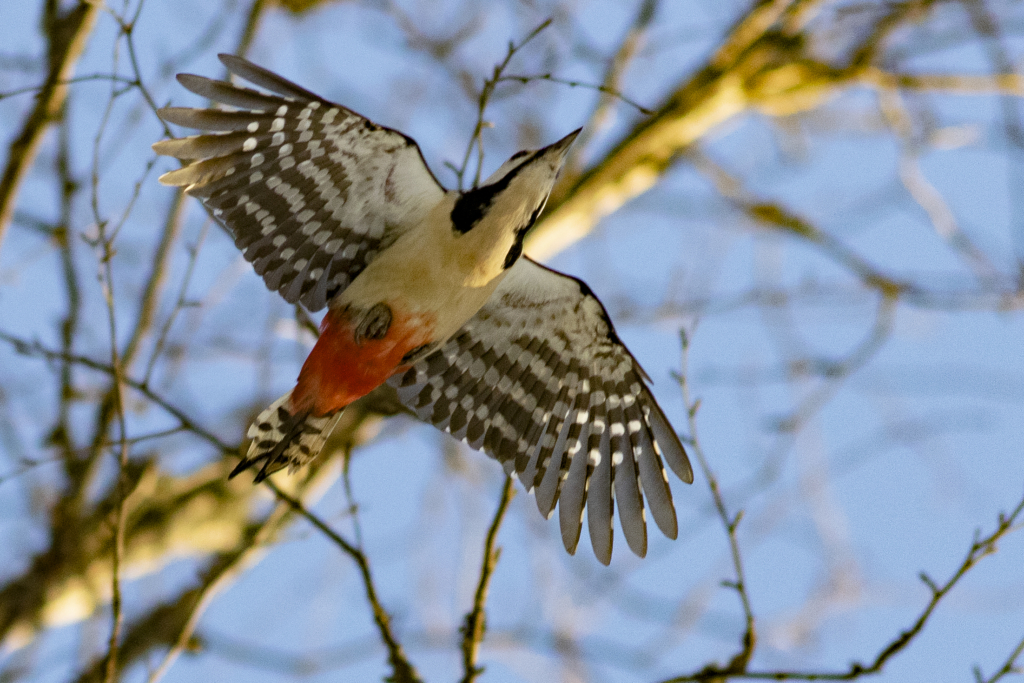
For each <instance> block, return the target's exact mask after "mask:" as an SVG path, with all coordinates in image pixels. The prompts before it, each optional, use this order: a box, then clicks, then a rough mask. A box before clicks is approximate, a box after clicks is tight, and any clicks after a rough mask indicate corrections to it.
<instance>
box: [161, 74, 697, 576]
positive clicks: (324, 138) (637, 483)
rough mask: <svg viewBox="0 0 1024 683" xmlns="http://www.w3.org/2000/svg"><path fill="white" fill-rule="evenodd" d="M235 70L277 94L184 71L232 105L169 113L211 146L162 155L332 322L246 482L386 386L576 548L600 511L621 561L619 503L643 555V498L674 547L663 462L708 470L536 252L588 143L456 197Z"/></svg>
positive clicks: (273, 279) (195, 139)
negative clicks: (515, 488) (534, 236)
mask: <svg viewBox="0 0 1024 683" xmlns="http://www.w3.org/2000/svg"><path fill="white" fill-rule="evenodd" d="M220 60H221V62H222V63H223V64H224V66H225V67H227V69H228V71H230V72H231V73H233V74H235V75H236V76H239V77H240V78H242V79H244V80H246V81H248V82H250V83H252V84H253V85H255V86H258V87H259V88H262V89H263V90H265V91H267V92H261V91H258V90H254V89H251V88H243V87H239V86H236V85H234V84H232V83H229V82H225V81H216V80H211V79H208V78H204V77H202V76H196V75H192V74H180V75H179V76H178V81H179V82H180V83H181V84H182V85H183V86H184V87H185V88H187V89H188V90H190V91H192V92H193V93H195V94H197V95H200V96H202V97H206V98H209V99H210V100H212V101H214V102H219V103H222V104H225V105H229V106H230V107H232V108H231V109H218V108H213V109H191V108H183V107H167V108H164V109H161V110H160V111H159V112H158V114H159V115H160V117H161V118H162V119H163V120H164V121H167V122H169V123H174V124H177V125H180V126H184V127H186V128H191V129H198V130H202V131H207V132H206V133H203V134H201V135H196V136H192V137H186V138H179V139H171V140H162V141H160V142H157V143H156V144H154V145H153V149H154V150H155V151H156V152H157V153H158V154H164V155H168V156H172V157H176V158H178V159H180V160H182V161H183V162H186V163H185V165H184V166H183V167H182V168H180V169H177V170H174V171H170V172H168V173H165V174H164V175H162V176H161V177H160V182H161V183H163V184H165V185H173V186H179V187H183V188H184V189H185V192H187V193H188V194H191V195H193V196H195V197H198V198H199V199H200V200H202V202H203V204H205V205H206V207H207V208H208V209H209V210H210V211H211V212H212V213H213V215H214V216H215V217H216V218H217V219H218V220H219V221H220V222H221V223H223V224H224V225H225V226H226V227H227V228H228V230H230V232H231V234H232V235H233V236H234V239H235V244H236V245H237V246H238V247H239V249H241V250H242V254H243V255H244V257H245V258H246V260H248V261H249V262H251V263H252V264H253V267H254V268H255V270H256V273H257V274H259V275H260V276H261V277H262V278H263V280H264V282H265V283H266V285H267V287H269V288H270V289H272V290H277V291H278V292H279V293H280V294H281V296H283V297H284V298H285V300H286V301H288V302H289V303H301V304H302V305H303V306H305V307H306V308H307V309H308V310H310V311H318V310H320V309H322V308H324V307H327V313H326V314H325V316H324V318H323V322H322V323H321V328H320V337H319V339H318V340H317V342H316V345H315V346H314V347H313V350H312V351H311V352H310V354H309V356H308V357H307V358H306V361H305V363H304V364H303V366H302V369H301V371H300V372H299V377H298V381H297V382H296V385H295V388H294V389H292V390H291V391H289V392H288V393H287V394H285V395H284V396H282V397H281V398H279V399H278V400H277V401H275V402H274V403H273V404H272V405H271V406H270V407H269V408H267V410H265V411H264V412H262V413H261V414H260V415H259V416H258V417H257V418H256V421H255V422H254V423H253V424H252V426H251V427H250V428H249V432H248V436H249V437H250V438H251V439H252V443H251V445H250V447H249V450H248V453H247V455H246V456H245V458H243V459H242V462H241V463H240V464H239V465H238V467H237V468H235V471H234V472H233V473H232V476H234V475H236V474H238V473H240V472H242V471H244V470H246V469H249V468H257V474H256V481H261V480H262V479H264V478H265V477H267V476H268V475H270V474H272V473H274V472H276V471H278V470H281V469H283V468H285V467H289V468H291V469H293V470H294V469H296V468H299V467H301V466H303V465H305V464H307V463H308V462H310V461H311V460H313V459H314V458H316V457H317V455H318V454H319V453H320V451H321V449H322V448H323V446H324V442H325V440H326V438H327V436H328V435H329V434H330V432H331V430H332V428H333V427H334V425H335V424H336V423H337V421H338V419H339V417H340V415H341V411H342V410H344V408H345V406H347V405H349V404H350V403H351V402H353V401H355V400H356V399H358V398H360V397H361V396H364V395H365V394H367V393H369V392H370V391H372V390H373V389H375V388H377V387H378V386H380V385H381V384H383V383H385V382H387V383H388V384H390V385H391V386H392V387H394V388H395V389H396V390H397V393H398V396H399V399H400V400H401V401H402V403H403V404H404V405H405V406H406V407H407V408H408V409H409V410H411V411H412V412H413V413H414V414H415V415H416V416H417V417H418V418H419V419H421V420H423V421H426V422H429V423H431V424H433V425H434V426H436V427H437V428H439V429H442V430H444V431H446V432H448V433H449V434H451V435H452V436H453V437H455V438H457V439H461V440H462V441H464V442H465V443H467V444H469V445H470V446H471V447H473V448H475V449H482V450H483V451H484V452H486V453H487V454H488V455H490V456H491V457H493V458H495V459H496V460H498V461H499V462H501V463H502V465H503V466H504V468H505V470H506V472H508V473H509V474H511V473H513V472H515V473H516V474H518V476H519V479H520V481H521V482H522V483H523V485H524V486H525V487H526V489H527V490H531V489H532V490H534V492H535V497H536V501H537V507H538V508H539V509H540V512H541V514H543V515H544V516H545V517H550V515H551V513H552V512H553V510H554V508H555V504H556V503H558V509H559V522H560V528H561V533H562V540H563V543H564V544H565V548H566V550H568V551H569V552H570V553H575V551H576V546H577V544H578V542H579V538H580V532H581V529H582V525H583V511H584V507H586V509H587V525H588V528H589V532H590V539H591V545H592V547H593V549H594V554H595V555H596V556H597V558H598V559H599V560H600V561H601V562H603V563H604V564H608V563H609V562H610V561H611V554H612V518H613V514H614V508H615V501H618V508H619V520H620V523H621V526H622V529H623V533H624V535H625V537H626V542H627V543H628V544H629V547H630V548H631V549H632V550H633V552H634V553H636V554H637V555H638V556H640V557H643V556H644V555H645V554H646V552H647V526H646V514H645V510H644V497H645V496H646V499H647V504H648V507H649V508H650V510H651V513H652V515H653V516H654V521H655V522H656V524H657V525H658V527H659V528H660V529H661V531H662V532H663V533H664V534H665V535H666V536H668V537H669V538H675V537H676V534H677V522H676V513H675V508H674V506H673V503H672V494H671V491H670V489H669V483H668V477H667V475H666V471H665V467H664V464H663V462H667V463H668V465H669V467H670V468H671V469H672V471H673V472H675V474H676V475H677V476H678V477H679V478H680V479H681V480H683V481H685V482H686V483H691V482H692V481H693V470H692V469H691V467H690V463H689V460H688V459H687V456H686V452H685V450H684V449H683V446H682V444H681V443H680V441H679V437H678V436H677V435H676V433H675V431H674V430H673V429H672V427H671V425H670V424H669V422H668V420H667V419H666V418H665V415H664V413H663V412H662V410H661V408H660V407H659V406H658V404H657V402H656V401H655V399H654V396H653V395H652V394H651V392H650V389H649V388H648V386H647V383H646V382H647V381H649V378H648V377H647V375H646V374H645V373H644V371H643V369H642V368H641V367H640V365H639V364H638V363H637V361H636V359H634V358H633V356H632V355H631V354H630V352H629V350H628V349H627V348H626V347H625V346H624V345H623V344H622V341H621V340H620V339H619V337H618V336H617V335H616V333H615V328H614V327H613V326H612V323H611V320H610V319H609V318H608V314H607V312H606V311H605V309H604V306H602V305H601V302H600V301H598V299H597V298H596V297H595V296H594V294H593V292H592V291H591V290H590V288H589V287H588V286H587V285H586V284H585V283H584V282H582V281H581V280H578V279H575V278H573V277H570V276H568V275H564V274H562V273H559V272H557V271H554V270H551V269H549V268H545V267H544V266H542V265H540V264H538V263H536V262H534V261H532V260H531V259H529V258H528V257H526V256H523V253H522V252H523V238H524V237H525V235H526V233H527V231H528V230H529V229H530V228H531V227H532V226H533V224H534V223H535V222H536V220H537V218H538V216H539V215H540V213H541V211H542V210H543V209H544V205H545V203H546V202H547V198H548V194H549V193H550V191H551V188H552V186H553V185H554V182H555V179H556V177H557V176H558V172H559V171H560V170H561V167H562V164H563V162H564V160H565V156H566V153H567V151H568V149H569V147H570V145H571V144H572V142H573V140H574V139H575V138H576V135H577V134H578V133H579V130H577V131H574V132H572V133H570V134H569V135H567V136H566V137H564V138H562V139H561V140H559V141H558V142H555V143H554V144H552V145H549V146H547V147H544V148H542V149H538V150H525V151H521V152H518V153H516V154H514V155H513V156H512V157H511V158H510V159H509V160H508V161H506V162H505V163H504V164H502V165H501V167H500V168H499V169H498V170H497V171H495V172H494V174H493V175H492V176H490V177H489V178H487V180H486V181H484V183H483V184H482V185H481V186H479V187H475V188H473V189H471V190H467V191H459V190H446V189H445V188H444V187H442V186H441V184H440V183H438V181H437V179H436V178H435V177H434V176H433V174H432V173H431V172H430V169H429V168H428V167H427V164H426V162H425V161H424V159H423V155H422V153H421V152H420V149H419V147H418V146H417V144H416V142H415V141H414V140H412V139H411V138H409V137H408V136H406V135H403V134H402V133H400V132H398V131H396V130H392V129H390V128H386V127H384V126H380V125H377V124H375V123H373V122H372V121H370V120H368V119H366V118H364V117H363V116H360V115H359V114H357V113H355V112H353V111H351V110H350V109H347V108H345V107H343V106H341V105H338V104H334V103H332V102H329V101H327V100H325V99H323V98H321V97H319V96H318V95H315V94H314V93H312V92H310V91H308V90H306V89H304V88H301V87H299V86H298V85H296V84H294V83H291V82H289V81H287V80H285V79H283V78H281V77H280V76H278V75H276V74H274V73H272V72H270V71H267V70H266V69H263V68H261V67H259V66H256V65H255V64H252V63H250V62H248V61H246V60H244V59H242V58H240V57H235V56H232V55H220Z"/></svg>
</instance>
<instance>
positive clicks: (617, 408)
mask: <svg viewBox="0 0 1024 683" xmlns="http://www.w3.org/2000/svg"><path fill="white" fill-rule="evenodd" d="M644 378H645V375H644V372H643V370H642V369H641V368H640V366H639V365H638V364H637V362H636V360H635V359H634V358H633V357H632V355H630V353H629V351H628V350H627V349H626V347H625V346H623V344H622V342H621V341H619V339H618V337H617V336H616V334H615V330H614V328H613V327H612V324H611V322H610V321H609V319H608V316H607V313H606V312H605V310H604V307H603V306H602V305H601V303H600V302H599V301H598V300H597V298H596V297H594V296H593V294H592V293H591V292H590V289H589V288H588V287H587V286H586V284H584V283H583V282H581V281H579V280H575V279H574V278H571V277H568V276H566V275H562V274H561V273H557V272H555V271H552V270H549V269H547V268H544V267H542V266H539V265H537V264H536V263H534V262H533V261H531V260H529V259H527V258H525V257H523V258H520V259H519V261H517V262H516V264H515V265H514V266H513V267H512V268H511V270H510V271H509V272H508V274H507V275H506V277H505V279H504V280H503V281H502V283H501V284H500V285H499V286H498V288H497V290H495V292H494V294H493V295H492V296H491V298H490V300H489V301H488V302H487V304H486V305H485V306H484V307H483V308H482V309H481V310H480V312H479V313H477V315H476V316H475V317H474V318H472V319H471V320H470V321H469V322H468V323H466V325H465V326H464V327H463V328H462V329H461V330H459V331H458V332H457V333H456V334H455V335H454V336H453V337H452V338H451V339H450V340H449V341H448V342H447V343H446V344H445V345H444V346H443V347H442V348H440V349H438V350H437V351H435V352H434V353H432V354H431V355H430V356H428V357H426V358H424V359H423V360H421V361H419V362H417V363H416V364H415V365H414V366H413V367H412V368H410V369H409V370H408V371H406V372H404V373H400V374H398V375H395V376H394V377H392V378H391V379H390V380H389V382H390V383H391V384H392V386H394V387H395V388H396V389H397V390H398V394H399V398H400V399H401V400H402V402H403V403H404V404H405V405H406V406H407V407H408V408H410V409H411V410H413V411H415V413H416V415H417V416H418V417H419V418H420V419H422V420H424V421H426V422H430V423H432V424H434V425H435V426H436V427H438V428H439V429H443V430H445V431H447V432H449V433H450V434H452V435H453V436H454V437H456V438H459V439H462V440H463V441H465V442H466V443H468V444H469V445H470V446H472V447H473V448H477V449H479V448H483V450H484V451H486V452H487V454H488V455H490V456H492V457H494V458H496V459H497V460H499V461H500V462H501V463H502V464H503V465H504V466H505V469H506V471H508V472H509V473H511V472H513V471H515V472H516V473H518V475H519V478H520V480H521V481H522V482H523V485H524V486H525V487H526V488H527V490H529V489H531V488H532V489H535V490H536V491H535V494H536V500H537V507H538V509H539V510H540V512H541V514H543V515H545V516H550V514H551V512H552V510H553V509H554V506H555V503H556V502H558V501H559V499H561V503H560V505H559V521H560V525H561V531H562V541H563V543H564V544H565V548H566V550H568V551H569V552H570V553H575V551H576V545H577V543H578V542H579V537H580V531H581V527H582V524H583V508H584V506H587V509H588V513H587V521H588V527H589V530H590V540H591V544H592V545H593V548H594V553H595V554H596V555H597V558H598V559H599V560H600V561H601V562H603V563H604V564H608V563H609V562H610V561H611V553H612V516H613V513H614V501H615V500H616V499H617V500H618V502H619V520H620V523H621V525H622V529H623V532H624V534H625V536H626V541H627V543H628V544H629V547H630V548H631V549H632V550H633V552H634V553H636V554H637V555H639V556H640V557H643V556H644V555H645V554H646V552H647V526H646V515H645V511H644V503H643V497H644V495H645V494H646V496H647V502H648V506H649V507H650V509H651V512H652V514H653V515H654V520H655V522H656V523H657V525H658V527H659V528H660V529H661V530H662V532H663V533H664V534H665V535H666V536H668V537H669V538H675V537H676V533H677V525H676V515H675V508H674V507H673V505H672V494H671V492H670V489H669V486H668V477H667V476H666V474H665V468H664V466H663V464H662V458H664V459H665V460H666V461H667V462H668V464H669V466H670V467H671V468H672V470H673V471H674V472H675V473H676V474H677V475H678V476H679V478H680V479H682V480H683V481H685V482H687V483H690V482H692V481H693V471H692V469H691V468H690V463H689V461H688V459H687V457H686V452H685V451H684V450H683V446H682V444H681V443H680V442H679V438H678V437H677V436H676V433H675V432H674V431H673V429H672V427H671V426H670V425H669V423H668V420H667V419H666V418H665V416H664V414H663V413H662V411H661V408H659V407H658V404H657V402H655V400H654V396H652V395H651V393H650V390H649V389H648V388H647V385H646V384H645V381H644Z"/></svg>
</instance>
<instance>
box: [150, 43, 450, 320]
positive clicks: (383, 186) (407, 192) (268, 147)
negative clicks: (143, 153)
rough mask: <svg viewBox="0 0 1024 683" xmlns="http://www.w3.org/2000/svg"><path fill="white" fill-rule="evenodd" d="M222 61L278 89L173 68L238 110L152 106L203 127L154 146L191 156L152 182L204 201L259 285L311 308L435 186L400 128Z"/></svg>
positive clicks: (200, 91) (431, 198)
mask: <svg viewBox="0 0 1024 683" xmlns="http://www.w3.org/2000/svg"><path fill="white" fill-rule="evenodd" d="M220 60H221V61H222V62H223V63H224V65H225V66H226V67H227V68H228V70H229V71H231V72H232V73H234V74H236V75H238V76H240V77H242V78H244V79H245V80H247V81H249V82H251V83H253V84H255V85H257V86H260V87H262V88H265V89H267V90H269V91H271V92H273V93H277V95H268V94H264V93H260V92H257V91H255V90H251V89H248V88H241V87H238V86H235V85H232V84H230V83H226V82H222V81H214V80H210V79H208V78H203V77H202V76H194V75H191V74H182V75H180V76H179V77H178V80H179V81H180V82H181V84H182V85H183V86H185V87H186V88H188V89H189V90H191V91H192V92H194V93H196V94H197V95H201V96H203V97H207V98H209V99H211V100H214V101H215V102H221V103H223V104H228V105H232V106H235V107H240V108H241V109H242V111H232V112H229V111H222V110H217V109H187V108H180V107H168V108H165V109H161V110H160V111H159V112H158V113H159V114H160V117H161V118H162V119H164V120H165V121H167V122H169V123H176V124H178V125H181V126H185V127H187V128H197V129H201V130H207V131H212V132H213V134H204V135H198V136H195V137H189V138H180V139H177V140H163V141H161V142H158V143H156V144H155V145H154V149H155V150H156V151H157V152H158V153H160V154H167V155H170V156H174V157H177V158H179V159H182V160H188V161H192V162H193V163H191V164H190V165H188V166H185V167H184V168H181V169H178V170H176V171H171V172H170V173H166V174H164V175H163V176H162V177H161V178H160V180H161V182H163V183H165V184H168V185H180V186H184V187H185V188H186V191H187V192H188V193H189V194H192V195H194V196H196V197H199V198H200V199H202V201H203V203H204V204H206V206H207V207H208V208H210V210H211V211H212V212H213V214H214V215H215V216H216V217H217V218H219V219H220V220H221V222H223V223H224V224H225V225H226V226H227V227H228V228H230V230H231V232H232V234H233V235H234V237H235V244H236V245H237V246H238V247H239V248H240V249H241V250H242V253H243V254H244V256H245V258H246V259H247V260H248V261H250V262H252V264H253V266H254V267H255V269H256V272H257V273H258V274H259V275H261V276H262V277H263V279H264V281H265V282H266V283H267V286H268V287H269V288H271V289H274V290H277V291H278V292H280V293H281V295H282V296H284V298H285V299H286V300H287V301H288V302H290V303H295V302H297V301H301V302H302V303H303V304H304V305H305V306H306V307H307V308H308V309H310V310H313V311H316V310H319V309H321V308H323V307H324V306H325V305H326V303H327V300H328V299H330V298H331V297H332V296H334V295H335V294H337V293H338V292H340V291H341V290H343V289H345V287H347V286H348V284H349V283H350V282H351V281H352V280H353V279H355V277H356V276H357V275H358V274H359V273H360V272H362V270H363V269H364V268H365V267H366V265H367V264H368V263H369V262H370V261H372V260H373V259H374V257H375V256H376V255H377V254H378V253H379V252H380V251H381V250H383V249H385V248H387V246H388V245H390V244H391V243H393V242H394V241H395V240H396V239H397V238H398V236H399V235H400V234H401V233H403V232H404V231H405V230H408V229H410V228H412V227H414V226H416V225H418V224H419V222H420V221H421V219H422V218H423V215H424V214H425V212H426V211H427V210H428V209H430V208H431V207H432V206H434V205H435V204H436V203H437V202H438V201H440V199H441V198H442V196H443V195H444V189H443V188H442V187H441V186H440V185H438V184H437V181H436V180H435V179H434V177H433V176H432V175H431V173H430V170H429V169H428V168H427V166H426V164H425V163H424V161H423V157H422V155H421V154H420V150H419V148H418V147H417V146H416V143H415V142H413V141H412V140H411V139H410V138H408V137H406V136H405V135H403V134H402V133H399V132H397V131H394V130H391V129H389V128H384V127H383V126H378V125H377V124H375V123H373V122H371V121H369V120H367V119H365V118H364V117H362V116H360V115H359V114H356V113H355V112H353V111H351V110H350V109H346V108H345V107H342V106H341V105H337V104H333V103H331V102H329V101H327V100H325V99H323V98H321V97H319V96H317V95H315V94H313V93H311V92H309V91H308V90H305V89H304V88H301V87H299V86H297V85H295V84H294V83H290V82H289V81H286V80H285V79H283V78H281V77H280V76H277V75H276V74H273V73H271V72H269V71H267V70H265V69H262V68H260V67H258V66H255V65H254V64H250V63H249V62H247V61H245V60H243V59H240V58H238V57H233V56H231V55H220ZM278 95H279V96H278Z"/></svg>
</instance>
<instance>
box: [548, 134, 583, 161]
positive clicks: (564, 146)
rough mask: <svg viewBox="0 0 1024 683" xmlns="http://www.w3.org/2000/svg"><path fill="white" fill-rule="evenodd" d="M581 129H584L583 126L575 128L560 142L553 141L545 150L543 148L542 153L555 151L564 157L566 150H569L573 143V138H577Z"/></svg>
mask: <svg viewBox="0 0 1024 683" xmlns="http://www.w3.org/2000/svg"><path fill="white" fill-rule="evenodd" d="M581 130H583V129H582V128H577V129H576V130H574V131H573V132H571V133H569V134H568V135H566V136H565V137H564V138H562V139H561V140H559V141H558V142H555V143H552V144H550V145H548V146H547V147H545V148H544V149H543V150H541V153H542V154H547V153H548V152H554V153H556V154H558V155H559V156H561V157H564V156H565V154H566V152H568V151H569V147H570V146H571V145H572V142H573V140H575V139H576V136H577V135H579V134H580V131H581Z"/></svg>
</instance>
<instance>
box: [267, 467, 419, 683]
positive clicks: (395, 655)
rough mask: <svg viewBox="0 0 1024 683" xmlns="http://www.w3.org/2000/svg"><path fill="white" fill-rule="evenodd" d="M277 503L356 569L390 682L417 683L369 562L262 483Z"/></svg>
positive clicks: (289, 499)
mask: <svg viewBox="0 0 1024 683" xmlns="http://www.w3.org/2000/svg"><path fill="white" fill-rule="evenodd" d="M263 483H264V484H265V485H266V486H267V487H268V488H269V489H270V490H271V491H273V492H274V495H275V496H277V497H278V499H279V500H283V501H284V502H286V503H288V504H289V505H290V506H291V507H292V509H294V510H295V511H296V512H298V513H299V514H300V515H302V516H303V517H305V518H306V520H307V521H308V522H309V523H310V524H312V525H313V526H315V527H316V528H317V529H319V530H320V531H321V532H322V533H323V534H324V535H325V536H327V537H328V538H329V539H331V541H333V542H334V544H335V545H337V546H338V547H339V548H341V550H342V552H344V553H345V554H346V555H348V556H349V557H351V558H352V560H353V561H354V562H355V563H356V565H357V566H358V567H359V573H360V575H361V576H362V579H363V589H364V590H365V591H366V599H367V601H368V602H369V603H370V608H371V609H372V610H373V620H374V622H375V623H376V624H377V630H378V631H379V633H380V637H381V640H383V641H384V646H385V647H387V649H388V662H389V663H390V664H391V674H392V678H391V679H390V680H393V681H396V682H398V683H418V682H419V681H420V680H421V679H420V677H419V674H418V673H417V672H416V669H415V668H414V667H413V666H412V664H411V663H410V662H409V660H408V658H406V656H405V652H404V651H403V650H402V644H401V643H399V642H398V639H397V638H396V637H395V634H394V632H393V631H392V630H391V617H390V615H388V613H387V610H385V609H384V606H383V605H382V604H381V602H380V598H378V597H377V589H376V587H375V586H374V583H373V575H372V574H371V572H370V562H369V560H368V559H367V558H366V555H365V554H364V553H363V551H362V550H360V549H359V548H357V547H356V546H355V545H353V544H352V543H350V542H349V541H347V540H345V539H344V538H343V537H342V536H341V534H339V533H338V532H337V531H335V530H334V529H332V528H331V527H330V526H328V525H327V523H326V522H324V521H323V520H321V519H320V518H319V517H317V516H316V515H315V514H313V513H312V512H310V511H309V510H307V509H306V507H305V506H304V505H303V504H302V502H301V501H299V500H297V499H295V498H293V497H292V496H290V495H288V494H287V493H285V492H284V491H282V490H281V489H280V488H279V487H278V486H277V484H275V483H274V482H273V481H272V480H270V479H266V480H264V482H263Z"/></svg>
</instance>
